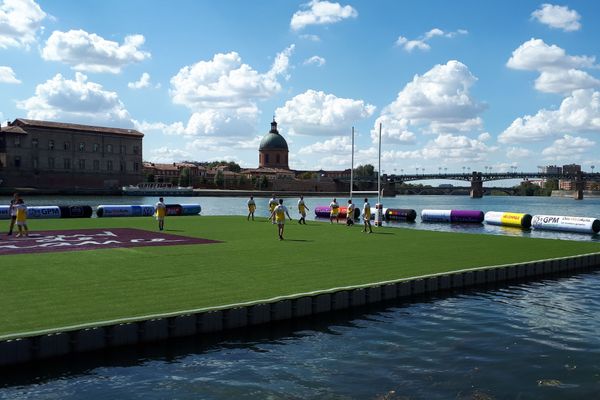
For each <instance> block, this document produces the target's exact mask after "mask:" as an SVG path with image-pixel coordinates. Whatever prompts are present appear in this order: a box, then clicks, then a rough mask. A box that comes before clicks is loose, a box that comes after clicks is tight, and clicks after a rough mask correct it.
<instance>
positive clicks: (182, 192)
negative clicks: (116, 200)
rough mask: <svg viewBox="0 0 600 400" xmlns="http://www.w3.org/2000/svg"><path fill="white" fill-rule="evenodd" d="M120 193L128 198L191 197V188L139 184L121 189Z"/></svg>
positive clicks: (192, 190)
mask: <svg viewBox="0 0 600 400" xmlns="http://www.w3.org/2000/svg"><path fill="white" fill-rule="evenodd" d="M122 193H123V194H124V195H129V196H192V195H193V194H194V189H193V188H192V187H191V186H187V187H182V186H173V185H171V184H170V183H139V184H137V185H129V186H123V187H122Z"/></svg>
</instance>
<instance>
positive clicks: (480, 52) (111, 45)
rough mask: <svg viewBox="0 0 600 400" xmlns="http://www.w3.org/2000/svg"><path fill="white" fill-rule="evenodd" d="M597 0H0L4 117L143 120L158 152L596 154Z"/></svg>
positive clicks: (584, 159)
mask: <svg viewBox="0 0 600 400" xmlns="http://www.w3.org/2000/svg"><path fill="white" fill-rule="evenodd" d="M597 15H600V3H597V2H590V1H583V0H580V1H569V2H560V3H543V2H539V1H518V2H517V1H512V2H470V1H455V2H447V1H441V0H437V1H422V2H408V1H403V2H398V1H393V0H382V1H378V2H371V1H366V0H361V1H340V2H334V1H310V2H305V1H299V2H291V1H275V0H271V1H261V2H209V1H192V0H185V1H176V2H168V3H167V2H159V1H155V0H145V1H141V0H128V1H117V0H106V1H102V2H92V1H87V2H72V1H56V0H55V1H49V0H46V1H43V0H39V1H33V0H0V93H2V96H0V121H2V125H4V124H6V121H7V120H10V121H12V120H14V119H15V118H30V119H40V120H48V121H59V122H70V123H82V124H89V125H103V126H110V127H119V128H135V129H137V130H139V131H141V132H143V133H144V134H145V138H144V149H143V157H144V160H146V161H150V162H179V161H183V160H195V161H214V160H227V161H235V162H237V163H239V164H240V165H241V166H242V167H245V168H253V167H256V166H257V165H258V145H259V143H260V140H261V139H262V137H263V136H264V135H265V134H266V133H267V132H268V131H269V126H270V122H271V120H272V118H273V117H275V119H276V120H277V122H278V124H279V131H280V133H281V134H282V135H283V136H284V137H285V138H286V140H287V142H288V145H289V151H290V153H289V166H290V168H292V169H298V170H309V169H313V170H317V169H326V170H342V169H346V168H349V167H350V152H351V139H350V133H351V129H352V127H353V126H354V127H355V129H356V152H355V165H358V164H366V163H370V164H373V165H375V166H377V133H378V132H377V131H378V126H379V124H380V123H382V124H383V139H382V145H383V146H382V147H383V154H382V170H383V172H385V173H388V174H393V173H396V174H400V173H401V171H405V173H414V172H415V171H417V170H418V171H423V170H424V171H425V172H426V173H437V172H444V171H448V172H450V171H452V172H456V171H463V170H478V171H482V172H485V171H486V170H488V169H490V168H491V170H492V171H494V172H496V171H497V172H502V171H509V172H510V171H514V170H519V171H537V166H538V165H552V164H556V165H563V164H571V163H576V164H580V165H581V166H582V169H583V170H585V171H590V170H591V166H592V165H594V166H598V165H600V156H598V154H600V145H599V135H598V134H599V133H600V89H599V88H600V78H598V68H599V64H598V62H597V60H596V57H597V54H598V52H600V48H599V47H598V41H597V38H598V37H600V27H598V24H596V23H595V17H596V16H597Z"/></svg>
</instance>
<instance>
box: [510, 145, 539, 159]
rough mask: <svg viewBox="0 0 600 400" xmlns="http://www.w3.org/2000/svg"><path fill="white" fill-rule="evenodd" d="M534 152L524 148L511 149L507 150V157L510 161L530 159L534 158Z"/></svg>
mask: <svg viewBox="0 0 600 400" xmlns="http://www.w3.org/2000/svg"><path fill="white" fill-rule="evenodd" d="M532 154H533V153H532V152H531V150H529V149H525V148H523V147H514V146H513V147H511V148H509V149H507V150H506V157H508V158H510V159H515V158H528V157H531V156H532Z"/></svg>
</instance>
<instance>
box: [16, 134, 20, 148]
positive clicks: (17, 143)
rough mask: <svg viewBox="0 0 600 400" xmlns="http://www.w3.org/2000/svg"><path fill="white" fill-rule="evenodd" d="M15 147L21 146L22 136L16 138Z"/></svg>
mask: <svg viewBox="0 0 600 400" xmlns="http://www.w3.org/2000/svg"><path fill="white" fill-rule="evenodd" d="M15 147H21V138H20V137H18V136H17V137H16V138H15Z"/></svg>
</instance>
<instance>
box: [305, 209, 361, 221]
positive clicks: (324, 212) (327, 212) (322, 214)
mask: <svg viewBox="0 0 600 400" xmlns="http://www.w3.org/2000/svg"><path fill="white" fill-rule="evenodd" d="M338 210H339V211H338V216H339V217H340V218H346V212H347V210H348V207H346V206H342V207H340V208H339V209H338ZM315 215H316V216H317V217H318V218H329V217H330V216H331V207H329V206H316V207H315ZM359 217H360V210H359V209H358V208H357V207H356V206H355V207H354V219H358V218H359Z"/></svg>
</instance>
